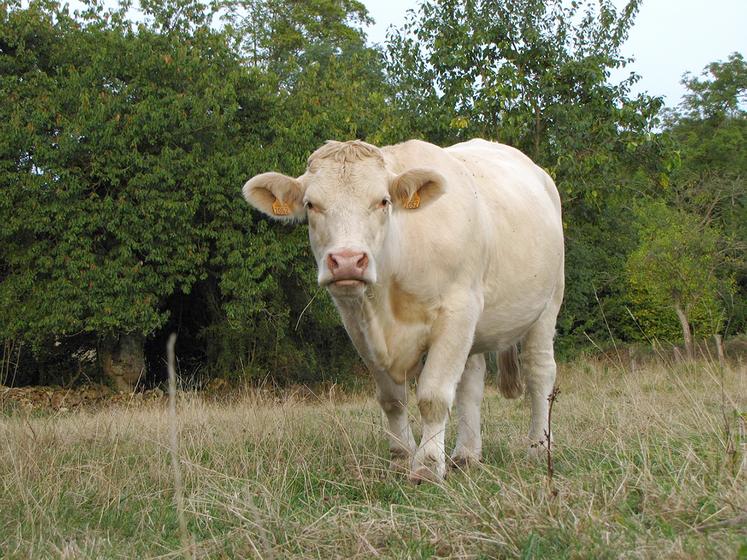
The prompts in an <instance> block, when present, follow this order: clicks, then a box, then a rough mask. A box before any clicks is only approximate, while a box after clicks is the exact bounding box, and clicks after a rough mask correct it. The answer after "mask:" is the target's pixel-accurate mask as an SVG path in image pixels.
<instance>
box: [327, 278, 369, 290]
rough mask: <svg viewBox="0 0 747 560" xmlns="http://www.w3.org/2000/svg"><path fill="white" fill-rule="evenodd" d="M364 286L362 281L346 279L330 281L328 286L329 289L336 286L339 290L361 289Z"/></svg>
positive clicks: (364, 283)
mask: <svg viewBox="0 0 747 560" xmlns="http://www.w3.org/2000/svg"><path fill="white" fill-rule="evenodd" d="M365 285H366V282H365V281H364V280H358V279H355V278H346V279H344V280H332V282H330V283H329V284H328V286H330V287H331V286H336V287H339V288H358V287H362V286H365Z"/></svg>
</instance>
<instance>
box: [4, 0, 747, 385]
mask: <svg viewBox="0 0 747 560" xmlns="http://www.w3.org/2000/svg"><path fill="white" fill-rule="evenodd" d="M638 6H639V2H638V0H630V1H629V2H628V3H627V4H626V5H625V6H624V7H623V8H622V9H620V10H618V9H616V8H615V4H614V3H613V2H611V0H600V1H594V2H592V1H591V0H584V1H574V2H566V1H561V0H552V1H550V2H544V1H539V0H505V1H503V2H500V3H496V2H488V1H486V0H468V1H463V2H455V1H453V0H438V1H436V0H426V1H424V2H422V3H421V5H420V7H419V8H418V10H417V11H416V12H413V13H412V15H411V16H410V19H409V20H408V22H407V23H406V24H405V26H404V27H403V28H402V29H399V30H394V31H393V32H391V33H390V37H389V41H388V45H387V47H386V49H385V50H383V51H382V50H380V49H378V48H377V47H371V46H370V45H369V44H368V43H367V40H366V35H365V27H366V25H368V24H369V23H370V18H369V16H368V14H367V12H366V9H365V7H364V6H363V4H362V3H361V2H359V1H358V0H313V1H312V2H300V1H296V0H293V1H281V0H225V1H218V0H216V1H211V2H202V1H199V0H176V1H175V2H170V3H166V4H164V3H159V2H154V1H152V0H141V1H140V2H139V3H136V4H133V3H131V2H129V1H122V2H121V3H120V4H118V5H117V6H114V7H106V5H105V4H102V3H100V2H97V1H95V0H89V1H87V2H85V3H84V4H83V7H82V8H81V9H80V10H79V11H78V12H71V11H70V10H69V8H67V7H66V6H62V5H60V4H59V3H57V2H54V1H51V0H36V1H32V2H30V3H21V2H20V1H10V2H3V3H2V4H0V95H2V98H3V100H4V101H6V102H4V103H3V104H1V105H0V305H1V306H2V308H3V311H4V312H3V314H1V315H0V338H2V339H3V341H4V342H7V344H4V346H5V347H8V348H16V349H17V348H19V347H22V348H25V349H29V348H31V352H29V351H28V350H24V358H23V359H24V360H25V362H24V366H25V367H24V368H23V369H24V371H25V372H26V381H44V380H45V379H55V378H56V379H59V376H58V375H57V374H54V373H50V372H52V371H53V369H54V368H57V369H59V368H60V367H62V368H63V369H65V368H67V369H69V368H74V367H75V365H74V363H72V362H70V360H71V358H70V356H71V355H72V354H73V353H74V351H75V350H77V349H79V348H81V347H83V348H91V347H95V346H98V348H99V350H100V352H107V351H108V352H110V354H111V355H115V350H116V348H117V344H119V342H122V344H120V346H121V347H122V348H124V347H125V346H126V347H132V346H133V341H138V342H137V344H136V345H135V346H138V345H139V348H140V350H139V351H140V352H141V353H142V354H144V356H145V357H147V358H148V365H149V370H150V375H151V378H157V376H158V371H159V368H160V367H161V365H160V364H161V363H162V360H161V353H162V343H163V341H164V340H165V338H166V336H167V335H168V333H169V332H171V331H178V332H179V348H178V352H179V355H180V356H181V359H182V367H183V369H186V370H189V371H198V372H203V373H204V374H206V375H208V376H214V375H223V376H225V375H236V374H240V375H245V376H249V377H263V376H266V375H268V374H269V375H271V376H272V378H273V379H275V380H279V381H282V380H319V379H323V378H329V377H330V376H332V375H335V376H337V375H339V374H340V372H347V371H351V370H354V369H355V368H356V367H357V366H356V364H357V361H356V358H355V355H354V352H353V350H352V347H351V345H350V344H349V343H348V341H347V337H346V335H345V334H344V330H343V329H342V327H341V326H340V323H339V319H338V318H337V315H336V313H335V311H334V309H333V306H332V305H331V302H330V300H329V298H328V296H327V295H326V293H325V292H324V291H320V290H319V289H318V288H317V286H316V283H315V275H316V274H315V270H314V268H315V267H314V263H313V260H312V259H311V256H310V253H309V250H308V248H307V245H308V242H307V240H306V232H305V228H304V227H303V226H301V227H296V228H286V227H284V226H282V225H277V224H271V223H269V222H268V221H267V220H266V219H265V218H263V217H261V216H258V215H256V214H253V213H251V212H250V211H249V208H248V207H247V206H246V205H245V204H244V203H243V202H242V201H241V199H240V186H241V184H242V183H243V182H244V181H246V179H248V178H249V177H251V176H252V175H253V174H255V173H258V172H261V171H267V170H272V169H274V170H278V171H282V172H285V173H289V174H300V173H302V172H303V169H304V167H305V162H306V158H307V156H308V154H309V153H310V152H311V151H313V150H314V149H315V148H316V147H318V146H319V145H320V144H322V143H323V142H324V141H325V140H327V139H338V140H345V139H352V138H362V139H365V140H368V141H370V142H373V143H375V144H386V143H393V142H398V141H403V140H406V139H408V138H411V137H420V138H425V139H427V140H430V141H432V142H435V143H437V144H441V145H446V144H449V143H453V142H457V141H460V140H464V139H468V138H470V137H473V136H482V137H485V138H489V139H494V140H498V141H501V142H505V143H508V144H511V145H514V146H516V147H517V148H520V149H522V150H524V151H525V152H526V153H528V154H529V155H531V156H532V157H533V158H534V159H535V161H537V162H538V163H539V164H540V165H541V166H543V167H544V168H545V169H546V170H547V171H548V172H549V173H550V174H551V175H552V176H553V177H554V178H555V180H556V183H557V184H558V186H559V189H560V191H561V195H562V197H563V203H564V224H565V228H566V236H567V258H566V263H567V264H566V270H567V281H566V286H567V290H566V301H565V306H564V309H563V312H562V315H561V318H560V322H559V330H560V336H559V342H560V344H559V346H560V348H561V350H562V351H563V352H566V353H570V352H574V351H577V350H578V349H579V348H581V347H582V346H583V345H584V344H586V341H587V340H588V338H589V337H590V338H592V339H595V340H597V341H600V340H601V341H603V340H604V339H606V338H607V337H608V336H609V335H610V334H612V336H614V337H616V338H620V339H622V340H633V339H635V338H637V337H639V332H640V331H639V328H640V327H641V326H642V327H643V329H644V331H649V332H648V333H647V334H650V335H652V336H657V337H670V338H671V337H676V336H678V331H677V322H676V317H675V318H674V319H673V316H672V309H673V307H672V297H673V295H674V294H678V297H679V298H680V299H681V301H682V302H683V305H685V306H686V307H687V312H688V314H689V315H688V316H689V317H690V319H689V321H691V322H692V324H693V325H694V326H695V331H696V333H702V334H705V333H706V332H711V331H714V330H718V329H725V330H726V331H727V332H734V331H735V330H743V329H744V327H745V324H747V305H745V304H744V303H741V304H740V302H744V301H747V271H746V270H745V266H744V262H743V261H744V259H743V254H744V247H745V243H746V241H747V230H746V229H745V228H747V225H745V224H747V216H746V215H745V205H746V204H747V201H746V200H745V193H746V192H747V189H745V184H744V177H745V172H746V171H747V160H745V157H746V156H745V151H744V149H742V148H743V146H744V143H745V135H746V134H747V129H745V126H746V125H745V112H744V108H745V107H744V103H745V76H747V71H746V70H745V62H744V59H743V58H742V56H741V55H740V54H738V53H735V54H733V55H732V56H731V57H730V58H729V59H728V60H727V61H726V62H714V63H713V64H711V65H709V66H708V67H707V69H706V71H705V72H704V73H703V74H702V75H700V76H695V77H694V76H691V75H687V76H686V77H685V79H684V80H685V81H684V83H685V85H686V86H687V88H688V92H689V93H688V95H687V96H686V98H685V101H684V103H683V104H682V105H681V106H680V107H679V108H678V109H677V110H675V111H669V112H667V113H665V114H663V117H664V118H663V120H660V117H661V116H662V113H661V111H660V109H661V100H660V99H658V98H655V97H650V96H648V95H637V96H633V95H632V94H631V86H632V85H633V83H634V82H635V80H636V79H637V76H635V75H632V74H631V75H630V76H629V77H628V78H627V79H624V80H622V81H620V82H619V83H613V82H611V80H610V76H611V72H612V70H614V69H616V68H620V67H624V66H625V64H626V63H627V62H628V60H627V59H625V58H624V57H623V56H622V55H621V47H622V45H623V43H624V41H625V38H626V36H627V34H628V32H629V30H630V28H631V26H632V25H633V21H634V18H635V14H636V13H637V11H638ZM657 126H658V127H659V128H658V129H657ZM695 231H697V232H698V235H697V236H693V235H692V232H695ZM706 273H708V274H707V275H706V276H703V274H706ZM678 277H681V278H680V279H681V280H682V282H683V283H682V284H681V285H676V286H675V285H674V284H673V282H674V281H675V279H677V278H678ZM695 287H698V288H699V289H700V292H697V290H695ZM696 292H697V293H696ZM724 296H726V297H724ZM730 298H731V301H729V299H730ZM310 302H311V304H310V305H309V303H310ZM684 302H690V303H687V304H685V303H684ZM629 311H631V312H632V314H633V316H634V317H636V318H637V319H638V322H639V324H635V323H634V322H633V320H632V319H631V313H629ZM723 318H725V320H722V319H723ZM124 341H126V342H127V344H124ZM11 342H12V344H11ZM19 345H20V346H19ZM107 349H108V350H107ZM16 352H17V350H16ZM61 360H67V361H66V362H65V363H64V365H63V366H60V364H61V363H63V362H61ZM73 361H74V360H73ZM45 368H46V369H45ZM45 371H46V372H47V373H46V374H45V373H44V372H45ZM45 375H46V377H45ZM55 376H57V377H55Z"/></svg>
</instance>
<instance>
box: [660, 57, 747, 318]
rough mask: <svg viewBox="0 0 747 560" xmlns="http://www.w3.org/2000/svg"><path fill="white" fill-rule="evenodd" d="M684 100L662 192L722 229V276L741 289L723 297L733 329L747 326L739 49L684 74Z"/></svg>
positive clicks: (676, 115)
mask: <svg viewBox="0 0 747 560" xmlns="http://www.w3.org/2000/svg"><path fill="white" fill-rule="evenodd" d="M683 84H684V85H685V87H686V88H687V93H686V94H685V96H684V100H683V102H682V103H681V104H680V106H679V107H678V108H677V110H675V111H670V112H668V114H667V119H666V129H665V133H664V137H665V138H666V139H667V141H669V142H670V143H671V145H672V146H673V147H674V148H675V149H676V150H677V155H678V162H677V165H676V166H675V167H674V169H673V172H672V173H671V184H670V185H669V188H668V189H667V190H666V192H665V193H663V195H664V196H665V198H666V200H667V201H668V202H669V204H670V205H671V206H672V207H674V208H678V209H681V210H682V211H684V212H687V213H690V214H692V215H695V216H697V217H698V218H699V220H700V222H701V223H702V224H705V225H708V226H712V227H713V228H714V231H717V232H719V241H718V244H719V250H720V251H721V253H723V254H724V255H725V256H726V257H728V258H725V259H722V265H723V266H724V267H725V270H724V271H723V274H727V275H731V276H734V277H735V278H736V286H737V292H736V294H735V297H734V298H733V300H729V301H725V302H724V304H725V305H726V307H727V309H728V316H729V320H730V325H729V330H730V332H739V331H742V330H744V329H745V327H747V303H746V302H747V261H746V260H745V258H744V255H745V253H747V152H746V151H745V150H744V146H745V144H747V111H746V109H747V107H745V102H747V63H745V60H744V58H743V57H742V55H741V54H739V53H733V54H732V55H730V56H729V58H728V60H727V61H726V62H713V63H711V64H709V65H707V66H706V68H705V69H704V71H703V73H702V74H701V76H700V77H693V76H691V75H690V74H686V75H685V76H684V78H683Z"/></svg>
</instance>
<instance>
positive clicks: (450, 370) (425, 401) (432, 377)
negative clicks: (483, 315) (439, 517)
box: [410, 301, 480, 481]
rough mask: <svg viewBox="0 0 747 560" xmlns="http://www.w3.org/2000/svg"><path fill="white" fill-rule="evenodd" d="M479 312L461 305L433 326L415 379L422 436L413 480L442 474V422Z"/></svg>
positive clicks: (470, 304) (467, 304)
mask: <svg viewBox="0 0 747 560" xmlns="http://www.w3.org/2000/svg"><path fill="white" fill-rule="evenodd" d="M479 313H480V305H478V303H477V302H475V301H471V302H463V305H461V306H457V307H456V308H455V309H453V310H445V311H444V312H442V313H441V315H440V316H439V317H438V319H437V320H436V322H435V323H434V326H433V330H432V333H431V345H430V348H429V350H428V357H427V359H426V362H425V366H424V367H423V371H422V373H421V374H420V378H419V379H418V388H417V397H418V409H419V410H420V418H421V421H422V424H423V436H422V439H421V440H420V447H418V450H417V451H416V453H415V457H414V458H413V462H412V472H411V474H410V477H411V479H412V480H413V481H421V480H432V481H439V480H442V479H443V478H444V476H445V474H446V453H445V450H444V433H445V431H446V422H447V420H448V417H449V411H450V410H451V405H452V403H453V402H454V395H455V393H456V387H457V384H458V383H459V379H460V378H461V375H462V372H463V371H464V366H465V362H466V361H467V357H468V355H469V351H470V349H471V347H472V340H473V337H474V332H475V325H476V323H477V318H478V317H479Z"/></svg>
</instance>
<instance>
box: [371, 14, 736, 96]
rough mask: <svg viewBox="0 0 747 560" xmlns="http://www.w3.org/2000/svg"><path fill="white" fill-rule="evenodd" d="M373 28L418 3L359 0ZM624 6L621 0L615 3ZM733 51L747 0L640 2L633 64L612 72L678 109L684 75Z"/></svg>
mask: <svg viewBox="0 0 747 560" xmlns="http://www.w3.org/2000/svg"><path fill="white" fill-rule="evenodd" d="M362 1H363V3H364V4H365V5H366V7H367V8H368V11H369V13H370V15H371V16H372V17H373V19H374V20H375V21H376V24H375V25H374V26H373V27H371V28H369V29H368V31H367V32H368V37H369V40H370V41H371V42H377V43H382V44H383V43H384V42H385V41H386V30H387V28H388V27H389V26H390V25H396V26H400V25H402V23H403V22H404V21H405V13H406V11H407V10H408V9H414V8H416V7H417V6H418V4H419V1H418V0H362ZM615 4H617V5H618V6H622V5H624V4H625V1H624V0H615ZM734 51H738V52H741V53H742V54H743V55H745V56H747V0H643V6H642V7H641V11H640V12H639V13H638V17H637V18H636V21H635V24H634V26H633V28H632V29H631V31H630V36H629V38H628V41H627V42H626V43H625V45H624V46H623V55H625V56H628V57H631V56H632V57H634V58H635V61H634V62H633V63H631V64H630V65H628V66H627V67H626V68H625V69H624V70H622V71H621V72H618V73H616V74H613V76H612V79H613V80H614V81H620V80H622V79H624V78H625V77H627V75H628V74H629V73H630V72H631V71H632V72H635V73H636V74H639V75H640V76H641V79H640V81H639V82H638V83H637V84H636V87H635V88H634V89H633V93H639V92H647V93H649V94H650V95H660V96H663V97H664V102H665V103H666V104H667V106H669V107H674V106H676V105H677V104H678V103H679V102H680V99H681V97H682V94H683V93H684V88H683V87H682V85H681V84H680V80H681V79H682V75H683V74H684V73H685V72H691V73H693V74H696V75H697V74H700V73H701V71H702V70H703V68H704V67H705V66H706V65H707V64H709V63H710V62H715V61H725V60H726V59H727V58H728V56H729V54H731V53H732V52H734Z"/></svg>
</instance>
